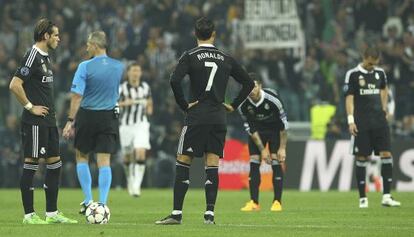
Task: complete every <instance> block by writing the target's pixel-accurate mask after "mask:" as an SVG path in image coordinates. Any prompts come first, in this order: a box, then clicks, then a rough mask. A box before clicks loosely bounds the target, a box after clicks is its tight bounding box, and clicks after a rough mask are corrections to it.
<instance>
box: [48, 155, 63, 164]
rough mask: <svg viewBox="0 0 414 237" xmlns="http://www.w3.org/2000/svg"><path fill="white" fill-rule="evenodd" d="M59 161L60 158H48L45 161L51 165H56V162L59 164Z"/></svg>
mask: <svg viewBox="0 0 414 237" xmlns="http://www.w3.org/2000/svg"><path fill="white" fill-rule="evenodd" d="M59 161H60V156H56V157H49V158H47V159H46V163H47V164H53V163H56V162H59Z"/></svg>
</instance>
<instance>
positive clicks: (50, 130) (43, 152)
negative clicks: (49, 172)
mask: <svg viewBox="0 0 414 237" xmlns="http://www.w3.org/2000/svg"><path fill="white" fill-rule="evenodd" d="M21 135H22V143H23V149H24V157H25V158H49V157H57V156H60V152H59V133H58V129H57V127H56V126H55V127H46V126H40V125H32V124H27V123H22V128H21Z"/></svg>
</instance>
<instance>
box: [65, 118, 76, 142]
mask: <svg viewBox="0 0 414 237" xmlns="http://www.w3.org/2000/svg"><path fill="white" fill-rule="evenodd" d="M62 135H63V137H64V138H65V139H70V138H72V137H73V136H74V135H75V129H74V128H73V122H70V121H68V122H67V123H66V125H65V128H63V133H62Z"/></svg>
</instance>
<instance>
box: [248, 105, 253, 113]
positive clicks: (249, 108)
mask: <svg viewBox="0 0 414 237" xmlns="http://www.w3.org/2000/svg"><path fill="white" fill-rule="evenodd" d="M247 111H249V113H251V114H254V110H253V107H252V106H250V105H249V106H247Z"/></svg>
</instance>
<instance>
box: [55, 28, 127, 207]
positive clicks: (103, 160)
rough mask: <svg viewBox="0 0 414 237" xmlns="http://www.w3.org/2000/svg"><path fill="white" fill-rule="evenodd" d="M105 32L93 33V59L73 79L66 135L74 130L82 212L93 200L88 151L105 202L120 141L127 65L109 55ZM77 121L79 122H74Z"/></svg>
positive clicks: (90, 50) (90, 42)
mask: <svg viewBox="0 0 414 237" xmlns="http://www.w3.org/2000/svg"><path fill="white" fill-rule="evenodd" d="M107 45H108V43H107V40H106V35H105V33H104V32H103V31H95V32H92V33H91V34H90V35H89V37H88V41H87V51H88V53H89V54H90V56H92V57H93V58H92V59H90V60H86V61H83V62H82V63H80V64H79V66H78V69H77V70H76V73H75V76H74V78H73V82H72V88H71V92H72V93H71V104H70V111H69V117H68V121H67V123H66V125H65V128H64V130H63V136H64V137H65V138H67V139H68V138H70V137H72V136H73V133H74V130H75V148H76V162H77V165H76V171H77V174H78V179H79V183H80V185H81V188H82V191H83V194H84V200H83V201H82V202H81V210H80V213H81V214H83V213H84V212H85V211H86V208H87V206H88V205H89V204H90V203H92V178H91V173H90V170H89V154H90V153H95V154H96V160H97V163H98V168H99V178H98V186H99V202H100V203H103V204H106V203H107V200H108V194H109V189H110V188H111V181H112V173H111V166H110V156H111V154H112V153H114V152H115V151H116V146H117V141H118V129H119V128H118V116H119V108H118V107H117V106H116V104H117V102H118V99H119V84H120V82H121V79H122V75H123V71H124V65H123V64H122V63H121V62H120V61H118V60H115V59H113V58H110V57H108V56H107V55H106V48H107ZM75 120H76V121H75Z"/></svg>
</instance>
